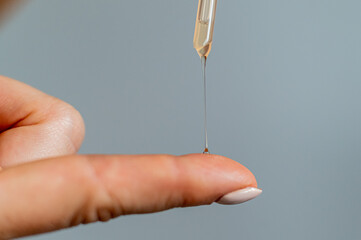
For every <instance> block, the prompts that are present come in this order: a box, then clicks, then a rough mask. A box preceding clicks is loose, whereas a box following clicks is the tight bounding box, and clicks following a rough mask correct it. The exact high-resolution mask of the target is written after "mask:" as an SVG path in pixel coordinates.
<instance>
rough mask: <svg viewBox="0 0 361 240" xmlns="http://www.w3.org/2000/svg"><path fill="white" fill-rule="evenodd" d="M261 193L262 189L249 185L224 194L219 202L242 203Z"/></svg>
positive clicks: (225, 203)
mask: <svg viewBox="0 0 361 240" xmlns="http://www.w3.org/2000/svg"><path fill="white" fill-rule="evenodd" d="M261 193H262V190H261V189H259V188H252V187H248V188H244V189H241V190H237V191H235V192H231V193H228V194H226V195H224V196H223V197H221V198H220V199H219V200H218V201H217V203H219V204H223V205H234V204H240V203H244V202H247V201H249V200H252V199H254V198H256V197H258V196H259V195H260V194H261Z"/></svg>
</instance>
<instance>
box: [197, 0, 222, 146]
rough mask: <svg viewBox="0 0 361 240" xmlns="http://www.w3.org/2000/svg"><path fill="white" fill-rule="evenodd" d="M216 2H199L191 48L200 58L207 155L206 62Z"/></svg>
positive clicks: (212, 0)
mask: <svg viewBox="0 0 361 240" xmlns="http://www.w3.org/2000/svg"><path fill="white" fill-rule="evenodd" d="M216 8H217V0H199V3H198V12H197V19H196V28H195V31H194V39H193V46H194V48H195V49H196V50H197V52H198V55H199V56H200V57H201V63H202V73H203V84H204V132H205V147H204V151H203V153H209V147H208V131H207V81H206V61H207V57H208V55H209V52H210V51H211V48H212V41H213V30H214V21H215V18H216Z"/></svg>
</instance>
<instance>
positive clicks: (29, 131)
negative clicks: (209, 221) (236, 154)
mask: <svg viewBox="0 0 361 240" xmlns="http://www.w3.org/2000/svg"><path fill="white" fill-rule="evenodd" d="M0 86H1V87H0V166H1V167H0V239H9V238H14V237H20V236H26V235H31V234H37V233H43V232H48V231H54V230H58V229H62V228H68V227H72V226H76V225H79V224H83V223H91V222H95V221H107V220H109V219H111V218H114V217H117V216H119V215H125V214H139V213H152V212H158V211H163V210H167V209H170V208H175V207H188V206H196V205H201V204H211V203H213V202H215V201H217V200H219V199H221V198H222V196H224V195H225V194H227V193H230V192H234V191H236V190H239V189H245V188H248V187H252V188H256V187H257V183H256V180H255V178H254V176H253V175H252V173H251V172H250V171H249V170H247V169H246V168H245V167H243V166H242V165H240V164H239V163H237V162H235V161H232V160H230V159H228V158H225V157H221V156H216V155H208V154H193V155H186V156H179V157H176V156H171V155H132V156H130V155H118V156H116V155H113V156H105V155H92V156H90V155H74V154H75V153H76V152H77V150H78V149H79V147H80V145H81V142H82V140H83V136H84V124H83V120H82V118H81V116H80V114H79V113H78V112H77V111H76V110H75V109H74V108H73V107H71V106H70V105H68V104H66V103H64V102H62V101H61V100H59V99H56V98H54V97H51V96H48V95H46V94H44V93H42V92H40V91H38V90H36V89H34V88H31V87H29V86H27V85H25V84H23V83H20V82H17V81H15V80H12V79H9V78H6V77H0ZM40 159H41V160H40ZM35 160H37V161H35ZM1 168H2V169H1ZM251 190H252V189H251ZM244 191H249V188H248V190H242V191H238V192H235V193H232V194H230V195H228V196H229V197H228V198H227V197H224V198H222V199H221V202H222V203H232V201H233V200H234V199H235V198H237V197H238V198H239V199H242V197H243V199H242V201H245V200H249V199H250V198H252V197H255V196H256V195H258V194H259V193H260V192H258V193H257V194H253V195H252V194H251V195H249V194H248V195H247V196H246V198H245V195H244ZM258 191H260V190H258ZM240 193H241V195H242V194H243V195H242V196H241V195H240ZM237 194H238V196H237ZM232 198H233V200H232Z"/></svg>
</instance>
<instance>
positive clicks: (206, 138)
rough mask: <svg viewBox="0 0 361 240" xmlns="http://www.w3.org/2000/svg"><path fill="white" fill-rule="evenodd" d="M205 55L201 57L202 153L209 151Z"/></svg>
mask: <svg viewBox="0 0 361 240" xmlns="http://www.w3.org/2000/svg"><path fill="white" fill-rule="evenodd" d="M206 63H207V57H206V56H202V57H201V64H202V77H203V91H204V93H203V94H204V151H203V153H210V152H209V150H208V149H209V148H208V131H207V78H206V65H207V64H206Z"/></svg>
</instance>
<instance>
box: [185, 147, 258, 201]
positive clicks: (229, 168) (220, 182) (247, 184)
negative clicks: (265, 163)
mask: <svg viewBox="0 0 361 240" xmlns="http://www.w3.org/2000/svg"><path fill="white" fill-rule="evenodd" d="M180 158H184V159H188V160H189V161H190V162H192V163H194V165H192V166H193V167H195V166H199V169H197V171H199V172H200V173H202V172H203V173H205V174H206V175H208V176H209V177H210V178H211V179H214V181H215V186H218V187H219V189H218V190H219V191H220V192H222V194H226V193H229V192H232V191H236V190H239V189H244V188H258V184H257V180H256V177H255V176H254V174H253V173H252V172H251V171H250V170H249V169H248V168H246V167H245V166H244V165H242V164H240V163H239V162H237V161H235V160H232V159H230V158H227V157H225V156H221V155H215V154H187V155H183V156H180Z"/></svg>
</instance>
